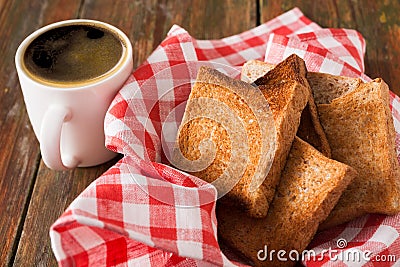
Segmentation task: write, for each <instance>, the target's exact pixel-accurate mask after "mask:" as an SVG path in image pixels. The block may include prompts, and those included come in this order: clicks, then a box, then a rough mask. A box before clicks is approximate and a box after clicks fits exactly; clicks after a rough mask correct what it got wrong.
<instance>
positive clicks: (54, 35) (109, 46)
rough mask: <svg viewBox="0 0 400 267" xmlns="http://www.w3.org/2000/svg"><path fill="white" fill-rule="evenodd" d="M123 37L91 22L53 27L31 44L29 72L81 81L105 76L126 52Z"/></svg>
mask: <svg viewBox="0 0 400 267" xmlns="http://www.w3.org/2000/svg"><path fill="white" fill-rule="evenodd" d="M122 51H123V45H122V43H121V41H120V39H119V38H118V37H117V36H116V35H115V34H113V33H112V32H110V31H109V30H106V29H103V28H98V27H94V26H91V25H71V26H63V27H60V28H56V29H52V30H50V31H48V32H46V33H43V34H42V35H40V36H39V37H37V38H36V39H35V40H34V41H33V42H32V43H31V44H30V45H29V46H28V48H27V50H26V52H25V55H24V63H25V66H26V68H27V69H28V71H29V72H31V73H32V74H33V75H34V76H37V77H39V78H41V79H43V80H47V81H50V82H58V83H60V82H61V83H63V82H81V81H85V80H90V79H93V78H96V77H99V76H101V75H102V74H104V73H106V72H107V71H109V70H110V69H112V68H113V67H114V66H115V65H116V64H117V63H118V61H119V60H120V58H121V56H122Z"/></svg>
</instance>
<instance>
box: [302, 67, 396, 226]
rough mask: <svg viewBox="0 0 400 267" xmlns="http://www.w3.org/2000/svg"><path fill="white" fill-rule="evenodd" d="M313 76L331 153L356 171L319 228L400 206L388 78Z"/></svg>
mask: <svg viewBox="0 0 400 267" xmlns="http://www.w3.org/2000/svg"><path fill="white" fill-rule="evenodd" d="M309 80H310V84H311V87H312V89H313V91H314V95H315V96H316V98H315V100H316V102H317V104H318V105H317V106H318V110H319V114H320V120H321V123H322V126H323V127H324V130H325V133H326V135H327V137H328V140H329V143H330V145H331V148H332V157H333V158H334V159H336V160H338V161H341V162H343V163H346V164H348V165H350V166H352V167H353V168H354V169H356V170H357V172H358V176H357V177H356V178H355V179H354V181H353V182H352V183H351V184H350V185H349V187H348V188H347V190H346V191H345V192H344V193H343V196H342V197H341V199H340V200H339V202H338V204H337V206H336V207H335V209H334V210H333V211H332V213H331V214H330V216H329V217H328V219H327V220H326V221H325V222H324V223H323V224H322V225H321V229H326V228H329V227H332V226H335V225H338V224H341V223H344V222H347V221H350V220H352V219H354V218H356V217H359V216H361V215H363V214H366V213H383V214H389V215H390V214H395V213H398V212H400V168H399V162H398V160H397V153H396V148H395V130H394V125H393V118H392V115H391V111H390V108H389V88H388V86H387V84H386V83H385V82H384V81H383V80H382V79H375V80H373V81H372V82H368V83H363V82H361V81H360V80H359V79H354V78H346V77H338V76H333V75H328V74H318V76H317V75H315V76H314V77H313V78H312V79H309Z"/></svg>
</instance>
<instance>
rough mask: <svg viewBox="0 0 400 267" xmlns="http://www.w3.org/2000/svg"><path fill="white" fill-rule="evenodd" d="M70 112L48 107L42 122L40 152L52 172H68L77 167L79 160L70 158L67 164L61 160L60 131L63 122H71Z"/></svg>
mask: <svg viewBox="0 0 400 267" xmlns="http://www.w3.org/2000/svg"><path fill="white" fill-rule="evenodd" d="M71 118H72V112H71V110H70V109H69V108H68V107H64V106H60V105H53V106H50V107H49V108H48V109H47V111H46V113H45V115H44V117H43V120H42V126H41V130H40V150H41V152H42V158H43V161H44V163H45V164H46V165H47V166H48V167H49V168H50V169H53V170H68V169H73V168H75V167H77V166H78V164H79V160H78V159H76V158H75V157H72V160H71V161H70V162H69V163H68V164H64V163H63V161H62V158H61V142H60V141H61V131H62V127H63V124H64V122H67V121H69V120H71Z"/></svg>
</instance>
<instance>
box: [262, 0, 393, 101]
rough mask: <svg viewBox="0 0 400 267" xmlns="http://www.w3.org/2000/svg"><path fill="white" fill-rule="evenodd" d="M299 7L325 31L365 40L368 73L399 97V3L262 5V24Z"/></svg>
mask: <svg viewBox="0 0 400 267" xmlns="http://www.w3.org/2000/svg"><path fill="white" fill-rule="evenodd" d="M295 6H297V7H299V8H300V9H301V10H302V11H303V13H304V14H305V15H306V16H307V17H309V18H310V19H311V20H313V21H315V22H317V23H318V24H319V25H321V26H322V27H332V28H350V29H356V30H357V31H359V32H360V33H361V34H362V35H363V36H364V38H365V39H366V44H367V49H366V56H365V73H366V74H367V75H368V76H370V77H371V78H377V77H382V78H383V79H384V80H385V81H386V83H387V84H388V85H389V87H390V89H391V90H392V91H393V92H395V93H396V94H397V95H400V45H399V44H400V16H399V11H400V2H399V1H372V0H368V1H343V0H329V1H314V0H304V1H296V0H283V1H262V0H261V21H268V20H270V19H271V18H273V17H275V16H277V15H279V14H281V13H282V12H284V11H286V10H288V9H291V8H293V7H295Z"/></svg>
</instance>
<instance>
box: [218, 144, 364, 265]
mask: <svg viewBox="0 0 400 267" xmlns="http://www.w3.org/2000/svg"><path fill="white" fill-rule="evenodd" d="M355 175H356V171H355V170H354V169H353V168H351V167H349V166H347V165H345V164H343V163H340V162H337V161H335V160H332V159H328V158H327V157H325V156H324V155H323V154H321V153H320V152H319V151H317V150H316V149H315V148H313V147H312V146H311V145H309V144H308V143H306V142H304V141H303V140H301V139H300V138H298V137H296V138H295V140H294V142H293V145H292V148H291V150H290V153H289V156H288V159H287V162H286V165H285V169H284V171H283V173H282V177H281V180H280V183H279V185H278V187H277V190H276V194H275V197H274V199H273V201H272V203H271V207H270V209H269V211H268V214H267V216H266V217H265V218H261V219H256V218H250V217H248V216H246V215H245V214H243V213H242V212H241V211H239V210H237V209H234V208H232V207H229V206H227V205H226V204H225V203H223V204H221V203H219V202H218V203H217V221H218V233H219V236H220V237H221V239H222V241H223V242H224V243H226V244H227V245H228V246H230V247H231V248H233V249H234V250H237V251H238V252H240V253H241V254H243V255H245V256H247V257H248V258H250V259H251V260H252V261H253V262H254V264H255V265H256V266H292V265H294V263H295V262H294V261H291V260H290V259H288V261H278V259H277V257H276V256H277V255H276V253H275V254H274V255H273V260H272V261H271V259H270V258H269V256H270V254H268V252H271V251H272V250H275V252H278V251H279V250H281V249H282V250H284V251H285V252H286V255H284V256H285V257H286V258H288V253H289V252H290V251H291V250H296V251H298V253H301V252H302V251H303V250H304V249H306V247H307V245H308V244H309V243H310V242H311V240H312V238H313V236H314V235H315V233H316V231H317V228H318V225H319V223H320V222H322V221H323V220H325V218H326V217H327V216H328V214H329V213H330V212H331V210H332V209H333V207H334V206H335V204H336V203H337V201H338V200H339V197H340V196H341V194H342V192H343V191H344V190H345V189H346V187H347V185H348V184H349V183H350V182H351V180H352V179H353V178H354V176H355ZM265 248H266V249H267V250H268V252H267V255H265V253H264V250H265ZM260 251H261V252H260ZM264 256H267V258H266V259H265V258H264V260H262V258H263V257H264ZM258 257H261V260H260V259H259V258H258Z"/></svg>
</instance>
